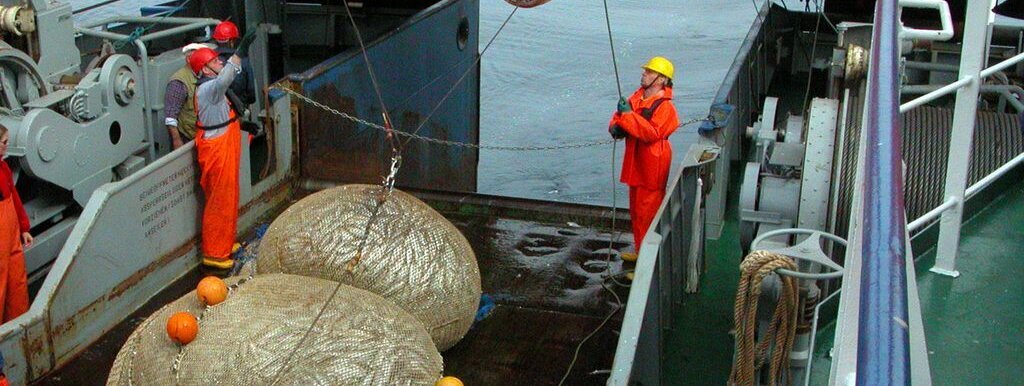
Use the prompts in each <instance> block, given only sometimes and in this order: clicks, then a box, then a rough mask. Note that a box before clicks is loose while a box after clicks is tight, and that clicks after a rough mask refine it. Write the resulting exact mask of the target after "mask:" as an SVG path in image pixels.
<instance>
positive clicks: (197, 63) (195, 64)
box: [188, 47, 217, 74]
mask: <svg viewBox="0 0 1024 386" xmlns="http://www.w3.org/2000/svg"><path fill="white" fill-rule="evenodd" d="M216 58H217V51H214V50H212V49H210V48H209V47H203V48H200V49H198V50H195V52H193V53H192V56H189V57H188V66H189V67H190V68H192V72H194V73H196V74H199V70H202V69H203V66H205V65H206V64H207V63H210V61H211V60H214V59H216Z"/></svg>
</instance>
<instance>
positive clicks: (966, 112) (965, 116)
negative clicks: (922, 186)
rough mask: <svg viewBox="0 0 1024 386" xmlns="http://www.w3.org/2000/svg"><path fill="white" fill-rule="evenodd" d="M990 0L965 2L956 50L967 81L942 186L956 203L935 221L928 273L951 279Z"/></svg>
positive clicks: (958, 99)
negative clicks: (932, 256) (934, 242)
mask: <svg viewBox="0 0 1024 386" xmlns="http://www.w3.org/2000/svg"><path fill="white" fill-rule="evenodd" d="M991 10H992V1H991V0H990V1H969V2H967V17H966V19H965V23H964V39H963V43H962V44H961V47H962V48H961V50H960V76H959V77H960V79H964V78H968V77H969V78H971V82H970V83H968V84H967V85H966V86H964V87H962V88H960V89H959V90H957V92H956V107H955V109H954V110H953V131H952V134H951V135H950V144H949V161H948V163H947V164H946V186H945V198H944V200H943V201H950V200H956V202H957V204H956V205H955V206H953V207H952V208H950V209H949V210H947V211H945V212H943V213H942V218H941V220H940V221H939V243H938V247H937V248H936V254H935V266H934V267H932V269H931V271H932V272H935V273H938V274H941V275H947V276H952V277H957V276H960V272H957V270H956V255H957V252H958V249H959V246H960V223H961V221H962V220H963V209H964V192H965V190H966V188H967V172H968V168H969V166H970V162H971V147H972V146H973V140H974V123H975V117H976V115H977V110H978V91H979V90H980V89H981V87H980V86H981V79H980V78H981V76H980V75H981V69H982V66H983V65H984V60H985V55H986V54H987V53H986V52H985V47H986V41H987V40H988V19H989V17H988V15H989V12H990V11H991Z"/></svg>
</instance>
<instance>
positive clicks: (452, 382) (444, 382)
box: [434, 376, 463, 386]
mask: <svg viewBox="0 0 1024 386" xmlns="http://www.w3.org/2000/svg"><path fill="white" fill-rule="evenodd" d="M434 386H463V384H462V381H460V380H459V379H458V378H455V377H451V376H449V377H444V378H441V379H438V380H437V383H434Z"/></svg>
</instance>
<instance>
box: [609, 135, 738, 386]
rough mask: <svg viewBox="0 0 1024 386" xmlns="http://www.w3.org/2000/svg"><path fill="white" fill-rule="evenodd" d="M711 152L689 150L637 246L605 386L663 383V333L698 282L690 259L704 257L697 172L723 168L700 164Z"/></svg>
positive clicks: (705, 162) (693, 147)
mask: <svg viewBox="0 0 1024 386" xmlns="http://www.w3.org/2000/svg"><path fill="white" fill-rule="evenodd" d="M709 151H713V149H710V148H708V147H705V146H701V145H691V147H690V149H689V151H688V152H687V154H686V155H685V156H684V157H683V161H682V162H680V166H681V167H680V168H679V170H677V171H676V172H674V173H673V174H672V177H671V178H670V179H669V186H668V189H667V190H666V194H665V198H664V199H663V200H662V202H661V205H660V206H659V207H658V212H657V214H655V216H654V221H653V222H652V223H651V225H650V227H649V229H648V230H647V234H646V236H644V240H643V245H641V246H639V251H640V256H639V258H638V259H637V264H636V270H635V271H634V272H635V274H636V276H635V277H634V279H633V283H632V285H631V287H630V290H629V299H628V301H627V302H626V308H625V312H624V315H623V318H622V328H621V329H620V333H619V339H618V343H617V344H616V349H615V358H614V360H613V362H612V370H611V374H610V376H609V378H608V381H607V385H609V386H626V385H633V384H645V385H646V384H652V385H656V384H660V383H662V381H663V380H662V378H661V377H662V374H663V370H662V360H661V357H662V352H663V350H664V349H663V347H664V344H665V343H664V341H665V338H666V335H665V333H664V332H665V331H669V330H671V329H672V328H673V327H672V325H673V323H674V321H675V320H676V318H677V317H678V315H679V305H680V304H682V301H683V291H684V288H686V287H687V286H689V285H693V286H695V285H696V283H695V280H697V277H694V276H695V275H690V274H691V273H695V272H694V270H696V273H697V274H699V272H700V267H694V266H691V265H690V264H688V263H690V262H691V261H692V260H691V259H694V260H697V261H699V260H700V256H702V255H703V247H702V245H703V244H702V240H703V237H704V235H703V232H702V231H701V225H700V224H699V223H700V221H699V219H700V212H701V210H700V207H701V202H702V190H701V182H700V171H701V169H702V168H707V167H711V166H710V165H709V164H710V163H712V162H723V161H722V160H721V159H720V158H719V157H720V156H721V155H720V154H717V155H716V156H714V157H711V159H707V160H703V161H702V159H703V158H705V157H704V156H705V155H708V154H709V153H708V152H709ZM710 154H715V153H713V152H712V153H710ZM716 160H718V161H716ZM725 162H727V160H726V161H725ZM694 241H697V243H696V246H695V245H694Z"/></svg>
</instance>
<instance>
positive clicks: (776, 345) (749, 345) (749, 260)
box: [729, 251, 799, 386]
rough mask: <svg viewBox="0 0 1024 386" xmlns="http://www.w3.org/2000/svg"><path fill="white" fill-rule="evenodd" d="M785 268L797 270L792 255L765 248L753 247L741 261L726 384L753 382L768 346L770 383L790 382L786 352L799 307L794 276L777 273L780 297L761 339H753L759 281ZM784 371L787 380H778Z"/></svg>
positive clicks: (744, 385) (746, 385)
mask: <svg viewBox="0 0 1024 386" xmlns="http://www.w3.org/2000/svg"><path fill="white" fill-rule="evenodd" d="M779 268H785V269H789V270H794V271H795V270H796V269H797V267H796V263H794V262H793V259H791V258H789V257H786V256H783V255H780V254H777V253H772V252H767V251H753V252H751V253H750V254H748V255H747V257H746V258H745V259H744V260H743V262H742V263H740V282H739V286H738V288H737V290H736V308H735V310H734V315H733V316H734V318H735V330H736V351H735V359H734V360H733V365H732V371H731V372H730V374H729V385H736V386H753V385H754V384H755V379H754V374H755V372H756V371H757V370H760V369H761V368H762V367H763V365H764V362H765V358H766V354H767V353H768V350H769V348H770V349H771V358H772V360H771V364H770V367H769V375H768V377H769V380H768V384H769V385H780V384H789V381H788V379H789V376H790V374H789V371H788V368H789V353H790V351H791V349H792V347H793V339H794V338H795V337H796V318H797V310H798V309H799V306H798V302H799V283H798V282H797V279H796V278H793V277H790V276H785V275H778V277H779V279H780V280H781V281H782V291H781V293H780V296H779V301H778V303H777V304H776V306H775V311H774V313H773V314H772V318H771V323H770V324H769V326H768V331H767V333H766V334H765V336H763V337H761V341H760V342H757V341H756V340H755V336H754V334H755V333H756V331H757V301H758V297H759V296H760V295H761V283H762V282H763V281H764V279H765V278H766V277H767V276H768V275H770V274H772V273H774V272H775V270H776V269H779ZM783 375H785V377H786V379H787V380H786V381H785V383H783V382H782V381H781V379H782V376H783Z"/></svg>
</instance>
